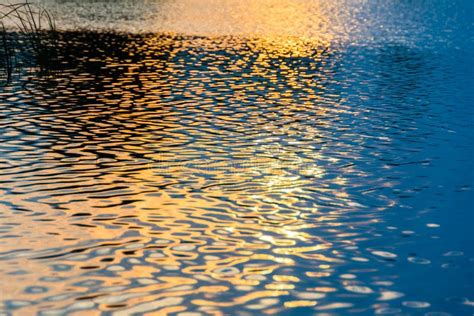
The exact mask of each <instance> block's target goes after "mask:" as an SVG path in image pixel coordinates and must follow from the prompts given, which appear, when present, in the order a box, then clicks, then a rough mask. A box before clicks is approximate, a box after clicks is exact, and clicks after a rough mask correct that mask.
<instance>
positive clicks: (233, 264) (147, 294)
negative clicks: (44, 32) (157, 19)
mask: <svg viewBox="0 0 474 316" xmlns="http://www.w3.org/2000/svg"><path fill="white" fill-rule="evenodd" d="M372 9H373V7H372ZM383 9H385V11H386V12H389V13H390V12H391V13H393V14H395V13H396V14H401V15H403V14H409V13H413V12H416V17H417V19H418V20H420V21H422V22H423V23H422V25H423V32H421V33H417V32H416V30H417V29H420V28H419V27H415V26H413V24H410V23H415V22H413V19H412V20H409V19H407V20H406V21H405V23H404V24H405V26H410V27H411V28H410V27H409V28H405V29H404V28H403V27H404V26H401V27H399V28H397V27H395V26H396V23H395V24H394V25H395V26H394V25H392V26H391V27H392V28H391V29H390V28H389V30H388V31H386V32H385V31H384V32H382V33H377V34H375V37H374V38H372V36H366V35H367V34H366V35H364V36H362V37H358V40H357V41H356V40H354V41H351V40H337V41H330V40H328V39H327V38H325V39H324V40H322V39H321V38H315V37H304V36H293V35H285V36H273V35H266V36H263V35H259V36H241V35H232V34H231V36H224V35H212V36H211V35H206V36H196V35H186V34H183V35H174V34H163V33H156V32H155V33H151V34H142V35H139V34H135V35H133V34H121V35H120V34H112V33H104V32H96V31H94V32H72V31H67V32H62V33H61V34H60V43H61V55H62V57H63V58H62V60H63V64H62V66H61V67H60V68H61V69H62V71H60V72H58V73H55V74H54V75H51V76H45V75H42V76H41V75H37V74H35V73H34V69H33V70H28V69H25V70H23V72H21V73H20V74H18V75H17V76H16V77H15V79H14V81H13V82H11V83H10V84H8V85H4V86H2V87H1V88H0V183H1V184H0V194H1V200H0V216H1V217H0V250H1V251H0V299H1V300H0V310H3V313H4V314H7V315H10V314H15V315H30V314H41V315H51V314H60V315H63V314H67V313H71V314H78V315H96V314H100V313H104V314H114V315H115V314H116V315H130V314H134V313H136V314H144V313H147V312H150V313H152V314H157V315H168V314H169V315H181V316H186V315H188V316H190V315H267V314H268V315H270V314H278V315H348V314H356V315H373V314H377V315H378V314H395V315H430V316H435V315H438V316H439V315H471V314H473V313H474V307H473V306H474V296H473V293H474V276H473V265H474V249H473V246H472V245H473V242H474V238H473V234H472V227H473V215H472V210H473V209H474V207H473V201H472V185H473V182H474V175H473V170H474V169H473V167H474V166H473V158H474V157H473V156H474V153H473V148H474V146H473V145H474V144H473V133H472V131H473V129H472V128H473V123H474V122H473V114H474V109H473V107H472V101H473V93H472V87H473V85H472V78H473V71H472V62H473V60H472V48H473V45H472V32H471V31H472V20H471V18H470V16H471V15H470V14H469V12H472V11H471V9H472V7H471V5H470V4H469V3H468V1H465V2H458V3H456V4H455V5H448V4H447V2H445V3H443V2H439V5H433V4H428V3H425V2H420V3H417V4H413V3H412V2H410V1H406V2H405V3H404V4H403V10H405V11H401V13H400V10H397V7H391V8H389V9H390V10H392V11H390V10H389V9H387V8H386V7H383ZM387 10H389V11H387ZM376 13H377V12H375V13H374V12H372V11H370V12H368V13H367V12H366V14H367V15H368V16H372V15H375V16H378V15H377V14H379V15H380V13H377V14H376ZM423 14H424V15H423ZM413 15H415V14H412V16H411V18H413ZM386 16H387V14H386V15H383V16H382V17H386ZM381 20H383V18H382V19H381ZM418 22H419V21H418ZM418 22H417V23H418ZM400 24H403V23H400ZM416 25H421V24H416ZM407 30H408V31H407ZM410 30H411V31H410Z"/></svg>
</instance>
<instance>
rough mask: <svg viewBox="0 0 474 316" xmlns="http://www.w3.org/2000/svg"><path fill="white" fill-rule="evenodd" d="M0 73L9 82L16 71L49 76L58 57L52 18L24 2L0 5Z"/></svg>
mask: <svg viewBox="0 0 474 316" xmlns="http://www.w3.org/2000/svg"><path fill="white" fill-rule="evenodd" d="M0 40H1V43H2V46H1V47H0V69H1V71H2V76H3V77H4V79H6V81H7V82H9V81H10V80H11V78H12V75H13V73H14V72H15V70H16V69H21V68H35V69H39V73H41V74H44V73H50V71H51V70H52V69H53V67H52V66H53V65H54V64H55V61H57V57H58V49H57V48H58V44H57V43H58V32H57V29H56V25H55V22H54V18H53V16H52V15H51V14H50V13H49V12H48V11H47V10H46V9H44V8H42V7H40V6H39V5H37V4H34V3H30V2H29V1H25V2H22V3H17V4H8V5H5V4H0Z"/></svg>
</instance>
